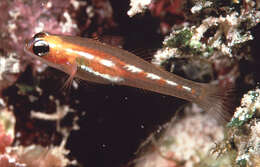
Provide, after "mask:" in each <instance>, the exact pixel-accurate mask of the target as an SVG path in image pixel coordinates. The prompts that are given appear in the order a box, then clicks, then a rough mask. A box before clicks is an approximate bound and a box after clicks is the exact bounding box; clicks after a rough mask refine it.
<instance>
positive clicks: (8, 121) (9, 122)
mask: <svg viewBox="0 0 260 167" xmlns="http://www.w3.org/2000/svg"><path fill="white" fill-rule="evenodd" d="M14 126H15V117H14V115H13V113H12V112H11V111H8V110H7V109H6V108H4V109H2V110H0V152H1V153H4V152H5V149H6V147H8V146H10V145H11V144H12V143H13V140H14V134H15V133H14Z"/></svg>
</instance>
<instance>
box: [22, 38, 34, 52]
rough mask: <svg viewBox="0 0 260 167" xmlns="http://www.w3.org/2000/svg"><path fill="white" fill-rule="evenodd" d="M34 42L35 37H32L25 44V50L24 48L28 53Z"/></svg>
mask: <svg viewBox="0 0 260 167" xmlns="http://www.w3.org/2000/svg"><path fill="white" fill-rule="evenodd" d="M33 42H34V39H31V40H29V41H28V42H26V43H25V46H24V48H23V50H24V51H25V52H26V53H28V52H29V51H30V49H31V47H32V44H33Z"/></svg>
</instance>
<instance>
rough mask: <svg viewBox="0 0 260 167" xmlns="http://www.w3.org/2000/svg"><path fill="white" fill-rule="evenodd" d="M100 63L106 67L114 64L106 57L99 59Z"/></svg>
mask: <svg viewBox="0 0 260 167" xmlns="http://www.w3.org/2000/svg"><path fill="white" fill-rule="evenodd" d="M100 63H101V64H103V65H104V66H107V67H113V66H114V65H115V64H114V63H113V62H112V61H110V60H106V59H101V60H100Z"/></svg>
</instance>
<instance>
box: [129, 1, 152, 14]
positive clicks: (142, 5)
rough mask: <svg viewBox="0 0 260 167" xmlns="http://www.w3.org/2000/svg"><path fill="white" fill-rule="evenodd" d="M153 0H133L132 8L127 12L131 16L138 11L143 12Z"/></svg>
mask: <svg viewBox="0 0 260 167" xmlns="http://www.w3.org/2000/svg"><path fill="white" fill-rule="evenodd" d="M151 2H152V0H131V2H130V6H131V8H130V9H129V10H128V12H127V14H128V15H129V16H130V17H133V16H134V15H136V14H137V13H141V12H143V11H144V10H145V9H146V8H147V6H148V5H149V4H150V3H151Z"/></svg>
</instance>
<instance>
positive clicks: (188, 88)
mask: <svg viewBox="0 0 260 167" xmlns="http://www.w3.org/2000/svg"><path fill="white" fill-rule="evenodd" d="M182 88H183V89H185V90H187V91H189V92H190V91H191V88H190V87H188V86H182Z"/></svg>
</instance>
